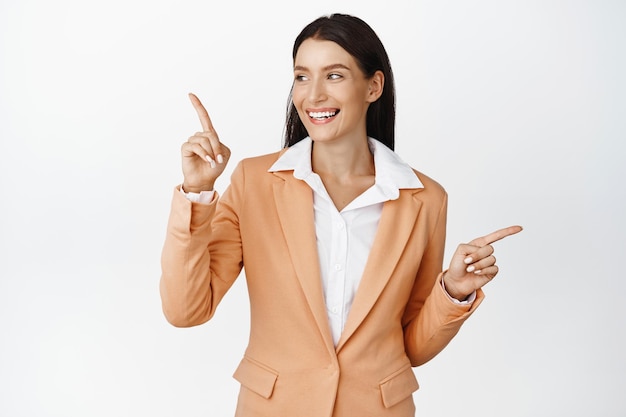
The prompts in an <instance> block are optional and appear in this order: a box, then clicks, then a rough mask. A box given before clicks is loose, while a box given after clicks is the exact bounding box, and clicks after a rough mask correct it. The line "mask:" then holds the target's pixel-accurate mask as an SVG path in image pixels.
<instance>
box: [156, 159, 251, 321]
mask: <svg viewBox="0 0 626 417" xmlns="http://www.w3.org/2000/svg"><path fill="white" fill-rule="evenodd" d="M243 187H244V173H243V169H242V167H241V164H239V165H238V166H237V167H236V168H235V170H234V172H233V174H232V177H231V184H230V185H229V187H228V188H227V189H226V191H225V192H224V195H223V196H222V197H221V198H218V196H217V193H216V194H215V196H214V198H213V201H212V202H211V203H210V204H198V203H193V202H191V201H189V200H188V199H187V198H185V197H184V196H183V195H181V193H180V190H179V189H178V188H177V189H176V190H174V195H173V198H172V207H171V211H170V216H169V220H168V224H167V231H166V237H165V242H164V245H163V250H162V254H161V280H160V293H161V302H162V307H163V313H164V314H165V317H166V318H167V320H168V321H169V322H170V323H171V324H173V325H174V326H177V327H191V326H196V325H199V324H202V323H204V322H206V321H208V320H209V319H210V318H211V317H213V315H214V314H215V309H216V308H217V306H218V304H219V302H220V301H221V300H222V298H223V296H224V294H225V293H226V292H227V291H228V289H229V288H230V287H231V286H232V285H233V283H234V281H235V279H237V277H238V276H239V274H240V272H241V269H242V268H243V256H242V245H241V234H240V232H239V217H238V214H237V213H238V211H239V207H240V205H241V204H242V195H243V192H242V189H243Z"/></svg>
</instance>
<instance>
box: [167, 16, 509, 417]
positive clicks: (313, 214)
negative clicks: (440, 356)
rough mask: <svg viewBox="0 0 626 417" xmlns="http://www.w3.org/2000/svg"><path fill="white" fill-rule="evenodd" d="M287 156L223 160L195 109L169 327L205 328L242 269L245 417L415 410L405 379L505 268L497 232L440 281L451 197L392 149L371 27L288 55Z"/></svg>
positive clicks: (331, 27)
mask: <svg viewBox="0 0 626 417" xmlns="http://www.w3.org/2000/svg"><path fill="white" fill-rule="evenodd" d="M293 63H294V82H293V87H292V91H291V97H290V105H289V111H288V115H287V128H286V138H285V149H283V150H282V151H281V152H278V153H274V154H270V155H265V156H260V157H256V158H250V159H245V160H243V161H241V162H240V163H239V164H238V166H237V167H236V169H235V170H234V172H233V175H232V179H231V184H230V186H229V187H228V189H227V190H226V191H225V192H224V195H223V196H222V197H218V196H217V194H216V193H215V192H214V191H213V186H214V183H215V180H216V178H217V177H218V176H219V175H220V174H221V173H222V172H223V170H224V167H225V165H226V163H227V162H228V159H229V157H230V151H229V149H228V147H226V146H225V145H224V144H222V143H221V142H220V140H219V138H218V136H217V133H216V132H215V130H214V129H213V126H212V124H211V120H210V118H209V115H208V114H207V112H206V110H205V108H204V107H203V106H202V104H201V103H200V101H199V100H198V99H197V97H195V96H194V95H190V97H191V101H192V103H193V105H194V107H195V109H196V111H197V113H198V116H199V118H200V121H201V123H202V127H203V131H202V132H198V133H196V134H194V135H193V136H192V137H190V138H189V140H188V141H187V142H186V143H184V144H183V145H182V165H183V173H184V182H183V184H182V187H180V188H179V189H177V190H176V191H175V192H174V197H173V203H172V212H171V215H170V220H169V224H168V230H167V237H166V240H165V245H164V249H163V258H162V269H163V274H162V278H161V296H162V301H163V309H164V312H165V315H166V317H167V319H168V320H169V321H170V322H171V323H172V324H173V325H175V326H194V325H198V324H201V323H204V322H206V321H207V320H209V319H210V318H211V317H212V316H213V314H214V313H215V309H216V307H217V305H218V304H219V302H220V300H221V299H222V297H223V295H224V294H225V292H226V291H227V290H228V289H229V288H230V286H231V285H232V284H233V282H234V280H235V279H236V278H237V276H238V275H239V273H240V272H241V269H242V268H243V267H244V266H245V269H246V274H245V275H246V280H247V285H248V293H249V296H250V303H251V304H250V309H251V322H250V340H249V345H248V347H247V349H246V353H245V356H244V358H243V360H242V361H241V364H240V365H239V367H238V368H237V370H236V371H235V374H234V377H235V378H236V379H237V380H238V381H239V382H240V383H241V390H240V394H239V400H238V404H237V410H236V415H237V416H271V417H276V416H298V417H306V416H311V417H321V416H329V417H330V416H334V417H344V416H350V417H353V416H359V417H364V416H377V417H380V416H398V417H400V416H402V417H408V416H413V415H414V412H415V406H414V403H413V399H412V393H413V392H414V391H415V390H416V389H417V388H418V384H417V381H416V379H415V376H414V374H413V371H412V369H411V367H412V366H417V365H420V364H422V363H424V362H426V361H428V360H430V359H431V358H432V357H434V356H435V355H436V354H437V353H439V352H440V351H441V350H442V349H443V348H444V347H445V346H446V345H447V343H448V342H449V341H450V340H451V339H452V337H454V335H455V334H456V333H457V332H458V330H459V328H460V326H461V324H462V323H463V322H464V320H465V319H466V318H467V317H468V316H469V315H470V314H471V313H472V312H473V311H474V310H475V308H476V307H477V306H478V304H479V303H480V301H481V299H482V298H483V294H482V291H481V290H480V288H481V287H482V286H483V285H484V284H486V283H487V282H488V281H490V280H491V279H492V278H493V277H494V276H495V275H496V273H497V272H498V269H497V266H496V265H495V258H494V257H493V254H492V253H493V247H492V246H491V245H490V244H491V243H493V242H494V241H496V240H499V239H501V238H503V237H505V236H508V235H510V234H513V233H517V232H519V231H520V230H521V228H520V227H518V226H513V227H510V228H506V229H502V230H499V231H497V232H494V233H492V234H489V235H487V236H484V237H482V238H478V239H475V240H473V241H472V242H470V243H468V244H463V245H459V247H458V249H457V250H456V252H455V254H454V256H453V258H452V260H451V264H450V267H449V268H448V270H447V271H446V272H445V273H442V272H441V266H442V260H443V253H444V240H445V224H446V208H447V196H446V193H445V191H444V190H443V188H442V187H441V186H440V185H439V184H437V183H436V182H435V181H433V180H432V179H430V178H428V177H427V176H425V175H423V174H422V173H420V172H417V171H414V170H413V169H411V168H410V167H409V166H408V165H406V164H405V163H404V162H402V160H400V158H399V157H398V156H397V155H396V154H395V153H394V152H393V151H392V149H393V145H394V119H395V112H394V89H393V75H392V72H391V67H390V65H389V61H388V58H387V54H386V52H385V49H384V48H383V46H382V44H381V42H380V40H379V39H378V37H377V36H376V34H375V33H374V31H373V30H372V29H371V28H370V27H369V26H368V25H367V24H366V23H365V22H363V21H362V20H360V19H358V18H355V17H352V16H346V15H331V16H328V17H321V18H319V19H317V20H315V21H314V22H312V23H310V24H309V25H308V26H307V27H305V28H304V30H303V31H302V32H301V34H300V35H299V36H298V38H297V39H296V41H295V44H294V48H293Z"/></svg>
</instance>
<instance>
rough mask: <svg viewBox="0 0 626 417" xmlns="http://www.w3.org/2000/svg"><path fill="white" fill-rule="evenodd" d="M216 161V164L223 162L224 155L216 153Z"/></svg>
mask: <svg viewBox="0 0 626 417" xmlns="http://www.w3.org/2000/svg"><path fill="white" fill-rule="evenodd" d="M217 163H218V164H223V163H224V157H223V156H222V154H219V155H217Z"/></svg>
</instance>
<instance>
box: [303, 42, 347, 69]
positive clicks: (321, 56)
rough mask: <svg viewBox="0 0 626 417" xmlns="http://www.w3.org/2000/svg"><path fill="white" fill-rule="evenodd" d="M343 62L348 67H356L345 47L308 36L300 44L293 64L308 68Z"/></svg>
mask: <svg viewBox="0 0 626 417" xmlns="http://www.w3.org/2000/svg"><path fill="white" fill-rule="evenodd" d="M334 64H343V65H345V66H347V67H348V68H354V67H356V61H355V59H354V57H353V56H352V55H350V54H349V53H348V52H347V51H346V50H345V49H343V48H342V47H341V46H339V45H338V44H336V43H335V42H333V41H327V40H320V39H312V38H309V39H307V40H305V41H304V42H302V44H300V47H299V48H298V52H297V53H296V58H295V59H294V66H300V67H306V68H310V69H314V68H322V67H325V66H328V65H334Z"/></svg>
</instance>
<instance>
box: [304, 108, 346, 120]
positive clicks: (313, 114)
mask: <svg viewBox="0 0 626 417" xmlns="http://www.w3.org/2000/svg"><path fill="white" fill-rule="evenodd" d="M338 113H339V110H334V111H310V112H309V117H310V118H311V119H315V120H326V119H330V118H331V117H334V116H336V115H337V114H338Z"/></svg>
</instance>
